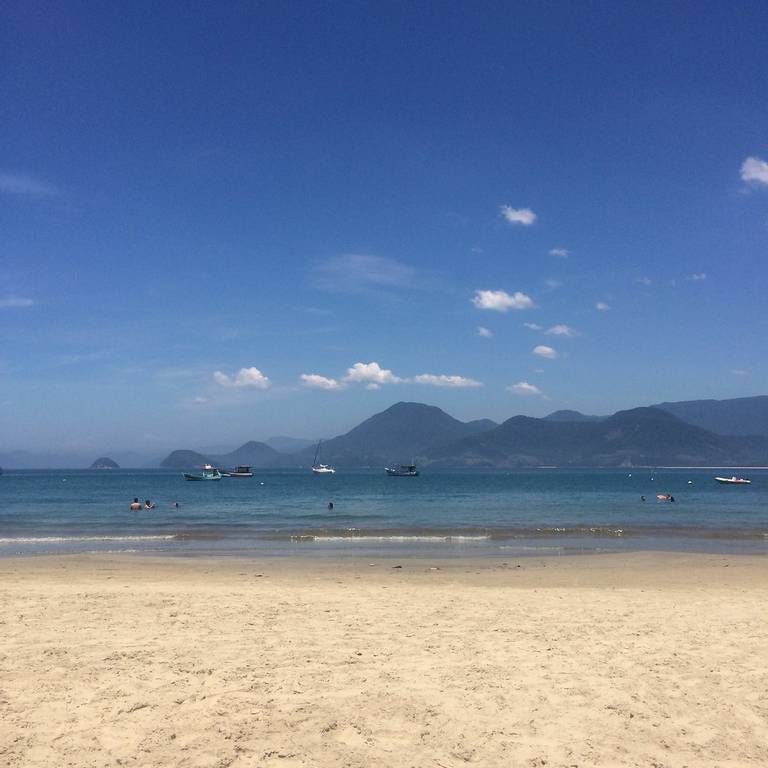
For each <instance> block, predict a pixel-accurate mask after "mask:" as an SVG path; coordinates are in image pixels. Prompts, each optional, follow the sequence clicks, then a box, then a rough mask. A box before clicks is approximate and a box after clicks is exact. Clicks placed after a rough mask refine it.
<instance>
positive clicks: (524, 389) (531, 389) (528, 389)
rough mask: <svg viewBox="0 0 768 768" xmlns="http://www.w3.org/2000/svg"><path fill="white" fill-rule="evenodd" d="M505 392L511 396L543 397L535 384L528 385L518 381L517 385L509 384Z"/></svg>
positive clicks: (525, 382)
mask: <svg viewBox="0 0 768 768" xmlns="http://www.w3.org/2000/svg"><path fill="white" fill-rule="evenodd" d="M507 391H509V392H511V393H512V394H513V395H537V396H538V397H544V393H543V392H542V391H541V390H540V389H539V388H538V387H537V386H536V385H535V384H529V383H528V382H527V381H518V382H517V384H510V385H509V386H508V387H507Z"/></svg>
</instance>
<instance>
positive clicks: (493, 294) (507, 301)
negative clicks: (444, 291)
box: [472, 290, 535, 312]
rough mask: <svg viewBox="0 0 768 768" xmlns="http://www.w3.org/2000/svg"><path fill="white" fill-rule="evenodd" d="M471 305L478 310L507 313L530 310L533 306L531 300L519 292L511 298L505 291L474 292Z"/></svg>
mask: <svg viewBox="0 0 768 768" xmlns="http://www.w3.org/2000/svg"><path fill="white" fill-rule="evenodd" d="M472 303H473V304H474V305H475V306H476V307H477V308H478V309H492V310H494V311H496V312H507V311H508V310H510V309H531V307H533V306H535V305H534V303H533V299H532V298H531V297H530V296H527V295H526V294H524V293H521V292H520V291H515V293H513V294H512V295H511V296H510V294H508V293H507V292H506V291H480V290H477V291H475V297H474V298H473V299H472Z"/></svg>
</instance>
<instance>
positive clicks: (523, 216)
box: [501, 205, 536, 227]
mask: <svg viewBox="0 0 768 768" xmlns="http://www.w3.org/2000/svg"><path fill="white" fill-rule="evenodd" d="M501 215H502V216H503V217H504V218H505V219H506V220H507V221H508V222H509V223H510V224H522V225H523V226H524V227H530V226H531V224H533V222H534V221H536V214H535V213H534V212H533V211H532V210H531V209H530V208H512V207H510V206H509V205H502V206H501Z"/></svg>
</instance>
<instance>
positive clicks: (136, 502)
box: [130, 496, 155, 512]
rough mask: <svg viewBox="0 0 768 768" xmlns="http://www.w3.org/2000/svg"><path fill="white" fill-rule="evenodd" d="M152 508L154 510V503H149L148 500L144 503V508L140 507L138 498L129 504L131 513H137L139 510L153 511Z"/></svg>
mask: <svg viewBox="0 0 768 768" xmlns="http://www.w3.org/2000/svg"><path fill="white" fill-rule="evenodd" d="M154 508H155V505H154V503H153V502H151V501H150V500H149V499H147V500H146V501H145V502H144V506H142V504H141V502H140V501H139V497H138V496H137V497H136V498H134V500H133V501H132V502H131V507H130V509H131V512H138V511H139V510H140V509H154Z"/></svg>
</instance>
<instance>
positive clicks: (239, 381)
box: [213, 367, 272, 389]
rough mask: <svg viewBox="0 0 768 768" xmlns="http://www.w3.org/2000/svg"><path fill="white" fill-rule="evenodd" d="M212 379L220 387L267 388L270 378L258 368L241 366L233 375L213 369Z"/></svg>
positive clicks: (269, 384)
mask: <svg viewBox="0 0 768 768" xmlns="http://www.w3.org/2000/svg"><path fill="white" fill-rule="evenodd" d="M213 380H214V381H215V382H216V383H217V384H219V385H220V386H222V387H228V388H230V389H231V388H235V387H237V388H242V387H253V388H255V389H269V387H270V386H271V383H272V382H270V380H269V379H268V378H267V377H266V376H265V375H264V374H263V373H262V372H261V371H260V370H259V369H258V368H253V367H251V368H241V369H240V370H239V371H238V372H237V374H236V375H235V376H227V374H226V373H222V372H221V371H215V372H214V374H213Z"/></svg>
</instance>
